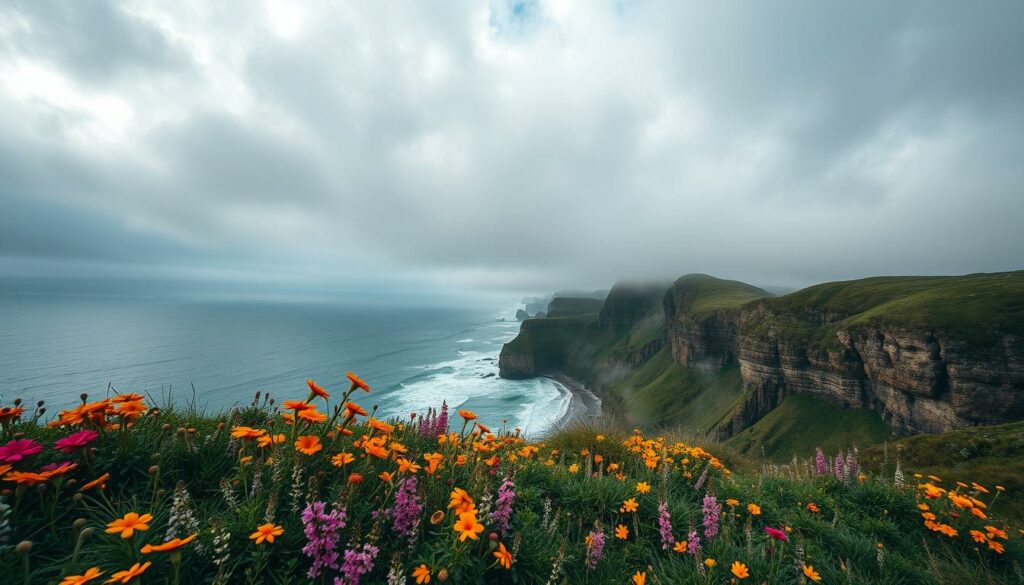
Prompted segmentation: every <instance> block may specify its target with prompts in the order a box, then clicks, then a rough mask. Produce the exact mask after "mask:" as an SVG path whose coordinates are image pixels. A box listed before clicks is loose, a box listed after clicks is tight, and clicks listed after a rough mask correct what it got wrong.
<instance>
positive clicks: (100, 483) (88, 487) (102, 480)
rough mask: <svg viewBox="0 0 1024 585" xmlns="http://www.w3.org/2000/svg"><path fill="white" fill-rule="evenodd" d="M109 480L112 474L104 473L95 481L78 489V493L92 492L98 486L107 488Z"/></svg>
mask: <svg viewBox="0 0 1024 585" xmlns="http://www.w3.org/2000/svg"><path fill="white" fill-rule="evenodd" d="M108 479H110V474H109V473H104V474H103V475H101V476H99V477H97V478H96V479H94V480H92V481H90V482H89V483H87V484H85V485H83V486H82V487H80V488H78V491H80V492H84V491H88V490H91V489H92V488H94V487H96V486H106V483H107V480H108Z"/></svg>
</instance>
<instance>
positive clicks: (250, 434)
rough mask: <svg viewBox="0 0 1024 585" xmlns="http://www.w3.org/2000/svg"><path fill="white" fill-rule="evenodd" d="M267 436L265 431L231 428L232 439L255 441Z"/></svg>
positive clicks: (238, 427)
mask: <svg viewBox="0 0 1024 585" xmlns="http://www.w3.org/2000/svg"><path fill="white" fill-rule="evenodd" d="M265 434H267V431H266V430H265V429H254V428H252V427H241V426H235V427H231V438H232V439H257V438H259V437H262V436H263V435H265Z"/></svg>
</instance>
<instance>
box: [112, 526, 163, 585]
mask: <svg viewBox="0 0 1024 585" xmlns="http://www.w3.org/2000/svg"><path fill="white" fill-rule="evenodd" d="M152 521H153V515H152V514H138V513H136V512H128V513H127V514H125V515H124V517H123V518H118V519H116V520H114V521H112V522H110V523H109V524H107V534H118V533H120V534H121V538H131V537H132V536H134V535H135V531H136V530H138V531H139V532H144V531H146V530H149V523H150V522H152ZM144 570H145V569H143V571H144ZM122 572H123V571H122ZM127 582H128V581H122V583H127Z"/></svg>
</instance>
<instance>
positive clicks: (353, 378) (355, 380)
mask: <svg viewBox="0 0 1024 585" xmlns="http://www.w3.org/2000/svg"><path fill="white" fill-rule="evenodd" d="M345 377H347V378H348V381H349V382H352V390H355V389H356V388H359V389H360V390H362V391H363V392H369V391H370V385H369V384H367V383H366V382H364V381H363V379H362V378H360V377H359V376H357V375H355V374H353V373H352V372H345Z"/></svg>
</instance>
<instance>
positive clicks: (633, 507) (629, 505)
mask: <svg viewBox="0 0 1024 585" xmlns="http://www.w3.org/2000/svg"><path fill="white" fill-rule="evenodd" d="M639 507H640V504H638V503H637V502H636V498H629V499H628V500H626V501H625V502H622V507H621V508H619V511H620V512H636V511H637V509H638V508H639Z"/></svg>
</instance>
